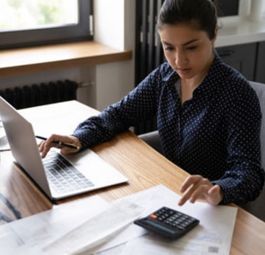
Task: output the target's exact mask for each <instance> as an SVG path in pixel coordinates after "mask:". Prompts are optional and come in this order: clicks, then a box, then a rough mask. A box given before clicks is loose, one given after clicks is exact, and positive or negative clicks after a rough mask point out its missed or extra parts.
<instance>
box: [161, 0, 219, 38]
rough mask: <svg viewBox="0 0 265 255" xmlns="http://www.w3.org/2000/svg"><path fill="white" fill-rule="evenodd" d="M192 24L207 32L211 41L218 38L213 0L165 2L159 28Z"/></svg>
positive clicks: (169, 0) (166, 0)
mask: <svg viewBox="0 0 265 255" xmlns="http://www.w3.org/2000/svg"><path fill="white" fill-rule="evenodd" d="M179 23H191V24H193V25H196V26H198V29H200V30H203V31H205V32H206V33H207V34H208V36H209V38H210V39H213V38H214V37H215V36H216V28H217V11H216V6H215V3H214V1H211V0H165V2H164V3H163V5H162V7H161V10H160V13H159V16H158V22H157V28H158V29H162V28H163V25H166V24H167V25H176V24H179Z"/></svg>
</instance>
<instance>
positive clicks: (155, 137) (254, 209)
mask: <svg viewBox="0 0 265 255" xmlns="http://www.w3.org/2000/svg"><path fill="white" fill-rule="evenodd" d="M250 85H251V87H252V88H253V89H254V90H255V92H256V94H257V96H258V98H259V101H260V107H261V112H262V115H263V117H262V123H261V134H260V139H261V140H260V141H261V166H262V168H263V170H265V84H262V83H258V82H252V81H250ZM139 137H140V138H141V139H142V140H144V141H145V142H146V143H148V144H149V145H150V146H152V147H153V148H154V149H155V150H157V151H158V152H160V153H163V152H162V148H161V145H160V140H159V134H158V131H153V132H150V133H146V134H143V135H139ZM240 206H241V207H242V208H244V209H245V210H246V211H248V212H250V213H251V214H253V215H255V216H256V217H258V218H259V219H261V220H263V221H265V188H263V190H262V192H261V194H260V196H259V197H258V198H257V199H256V200H255V201H252V202H249V203H247V204H245V205H240Z"/></svg>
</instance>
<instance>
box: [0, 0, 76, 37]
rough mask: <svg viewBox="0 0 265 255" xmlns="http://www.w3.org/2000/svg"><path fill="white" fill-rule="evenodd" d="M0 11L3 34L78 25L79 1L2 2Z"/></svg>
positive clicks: (15, 0)
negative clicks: (5, 32)
mask: <svg viewBox="0 0 265 255" xmlns="http://www.w3.org/2000/svg"><path fill="white" fill-rule="evenodd" d="M0 10H1V11H0V12H1V15H0V31H1V32H3V31H13V30H28V29H37V28H47V27H58V26H65V25H71V24H77V23H78V1H73V0H1V3H0ZM10 17H12V18H10Z"/></svg>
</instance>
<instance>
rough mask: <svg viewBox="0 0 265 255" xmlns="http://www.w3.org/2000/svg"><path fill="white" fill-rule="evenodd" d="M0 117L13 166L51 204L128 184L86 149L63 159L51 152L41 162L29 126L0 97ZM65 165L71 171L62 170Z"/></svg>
mask: <svg viewBox="0 0 265 255" xmlns="http://www.w3.org/2000/svg"><path fill="white" fill-rule="evenodd" d="M0 115H1V119H2V122H3V126H4V129H5V132H6V136H7V139H8V142H9V145H10V148H11V151H12V154H13V156H14V158H15V160H16V164H17V165H18V166H19V167H20V168H21V169H22V170H23V171H24V172H25V173H26V174H27V175H28V176H29V177H30V178H31V179H32V180H33V181H34V182H35V184H37V186H38V187H39V188H40V189H41V190H42V191H43V192H44V193H45V194H46V196H47V197H48V198H49V199H50V200H51V201H53V202H56V201H57V200H60V199H63V198H66V197H69V196H73V195H77V194H81V193H84V192H88V191H91V190H95V189H99V188H103V187H107V186H111V185H116V184H119V183H123V182H127V181H128V180H127V178H126V177H124V176H123V175H122V174H121V173H120V172H119V171H117V170H116V169H114V168H113V167H112V166H111V165H109V164H107V163H106V162H105V161H104V160H102V159H101V158H100V157H99V156H98V155H97V154H96V153H94V152H93V151H91V150H89V149H88V150H85V151H83V152H80V153H78V154H75V155H71V156H67V157H66V156H62V155H61V154H59V153H58V150H56V149H53V150H51V151H50V152H49V153H48V155H47V156H46V157H45V158H44V159H42V158H41V156H40V153H39V149H38V145H37V141H36V138H35V135H34V131H33V127H32V125H31V123H29V122H28V121H27V120H26V119H25V118H23V117H22V116H21V115H20V114H19V113H18V111H17V110H16V109H15V108H14V107H12V106H11V105H10V104H9V103H8V102H7V101H5V100H4V99H3V98H2V97H0ZM55 161H57V163H58V161H59V163H58V164H56V166H55ZM69 162H70V163H71V164H72V165H73V168H70V170H69V168H67V171H65V170H64V168H65V164H66V165H67V164H69ZM48 166H49V169H48V168H47V167H48ZM73 174H74V176H72V175H73ZM79 178H80V179H79ZM68 181H69V182H70V187H69V188H67V186H68ZM71 183H72V184H71Z"/></svg>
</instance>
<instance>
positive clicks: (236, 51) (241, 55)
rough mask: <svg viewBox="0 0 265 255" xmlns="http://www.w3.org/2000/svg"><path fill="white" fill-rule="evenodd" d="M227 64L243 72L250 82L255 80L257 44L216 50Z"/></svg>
mask: <svg viewBox="0 0 265 255" xmlns="http://www.w3.org/2000/svg"><path fill="white" fill-rule="evenodd" d="M216 50H217V52H218V53H219V56H220V57H221V58H222V59H223V60H224V62H225V63H227V64H229V65H231V66H232V67H234V68H235V69H237V70H238V71H239V72H241V73H242V74H243V75H244V76H245V77H246V78H247V79H248V80H252V81H253V80H254V78H255V62H256V51H257V44H256V43H250V44H242V45H235V46H227V47H221V48H217V49H216Z"/></svg>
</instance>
